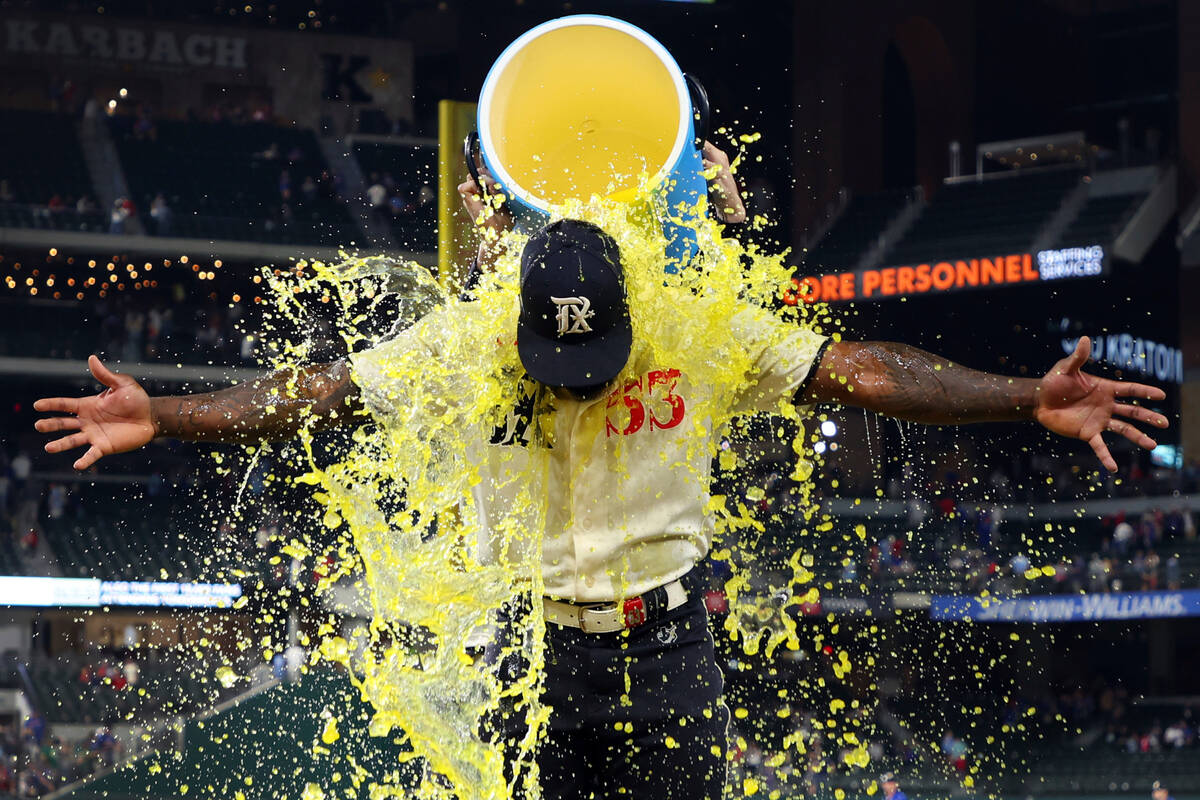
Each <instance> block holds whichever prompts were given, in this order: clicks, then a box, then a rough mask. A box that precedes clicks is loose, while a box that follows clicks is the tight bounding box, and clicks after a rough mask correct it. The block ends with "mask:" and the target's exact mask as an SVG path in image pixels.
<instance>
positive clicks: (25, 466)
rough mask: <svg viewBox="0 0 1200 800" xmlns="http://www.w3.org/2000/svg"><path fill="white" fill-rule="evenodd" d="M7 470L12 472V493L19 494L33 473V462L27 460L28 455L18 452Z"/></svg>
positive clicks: (22, 451)
mask: <svg viewBox="0 0 1200 800" xmlns="http://www.w3.org/2000/svg"><path fill="white" fill-rule="evenodd" d="M9 468H10V469H11V470H12V488H13V492H14V493H17V494H19V493H20V492H21V491H22V490H23V489H24V488H25V485H26V484H27V483H28V482H29V475H30V473H31V472H32V471H33V462H32V461H30V460H29V454H28V453H26V452H25V451H24V450H18V451H17V454H16V455H15V456H13V460H12V463H11V464H10V465H9Z"/></svg>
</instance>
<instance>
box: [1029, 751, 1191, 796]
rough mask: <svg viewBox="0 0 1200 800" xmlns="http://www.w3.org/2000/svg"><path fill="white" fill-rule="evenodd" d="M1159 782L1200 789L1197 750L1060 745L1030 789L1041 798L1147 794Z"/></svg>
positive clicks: (1049, 754)
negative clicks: (1128, 750)
mask: <svg viewBox="0 0 1200 800" xmlns="http://www.w3.org/2000/svg"><path fill="white" fill-rule="evenodd" d="M1158 780H1161V781H1162V782H1163V783H1164V784H1165V785H1166V786H1168V787H1180V788H1186V787H1192V786H1200V758H1198V757H1197V754H1196V749H1195V748H1194V747H1191V748H1187V749H1180V750H1173V749H1170V750H1163V751H1161V752H1157V753H1126V752H1123V751H1121V750H1118V749H1116V748H1113V747H1110V746H1106V745H1104V744H1093V745H1091V746H1089V747H1085V748H1081V747H1079V746H1072V745H1060V746H1059V747H1057V748H1054V749H1052V750H1048V751H1046V752H1044V753H1043V754H1042V758H1041V761H1040V763H1039V764H1038V765H1037V766H1036V767H1035V769H1034V772H1033V775H1032V776H1031V777H1030V779H1029V786H1030V788H1034V789H1036V790H1037V792H1038V793H1039V794H1042V793H1064V794H1065V793H1095V794H1106V793H1111V792H1134V791H1136V792H1139V793H1146V792H1147V790H1148V789H1149V787H1150V785H1151V784H1152V783H1154V781H1158Z"/></svg>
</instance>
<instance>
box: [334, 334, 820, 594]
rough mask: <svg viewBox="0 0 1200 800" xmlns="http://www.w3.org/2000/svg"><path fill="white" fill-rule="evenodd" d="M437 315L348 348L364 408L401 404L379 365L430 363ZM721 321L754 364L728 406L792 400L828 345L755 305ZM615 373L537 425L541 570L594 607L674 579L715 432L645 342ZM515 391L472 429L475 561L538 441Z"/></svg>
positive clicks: (690, 561)
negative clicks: (541, 468)
mask: <svg viewBox="0 0 1200 800" xmlns="http://www.w3.org/2000/svg"><path fill="white" fill-rule="evenodd" d="M438 313H439V312H433V313H432V314H431V315H429V316H428V317H426V318H425V319H424V320H422V322H421V323H419V324H417V325H414V326H413V327H411V328H409V329H408V330H406V331H405V332H404V333H402V334H401V335H400V336H399V337H397V338H395V339H392V340H390V341H388V342H385V343H383V344H381V345H379V346H377V347H375V348H373V349H370V350H367V351H364V352H362V353H358V354H356V355H354V356H351V369H352V374H353V377H354V380H355V382H356V383H357V384H358V385H359V387H360V388H361V390H362V396H363V400H364V402H365V404H366V405H367V407H368V409H370V410H371V412H372V413H373V414H376V415H378V416H381V417H387V416H388V415H389V410H390V409H393V408H395V404H397V403H399V402H403V398H404V387H403V386H399V385H395V384H396V382H397V380H398V379H397V378H394V377H388V376H389V370H388V369H387V368H386V365H387V363H388V360H389V358H390V357H395V353H396V352H397V348H401V349H411V348H420V349H421V350H424V351H426V352H428V355H429V357H430V358H434V359H436V358H438V356H439V349H440V348H439V339H440V338H441V337H442V336H445V335H446V333H445V331H446V327H445V326H442V325H439V324H437V322H436V317H437V315H438ZM431 318H432V319H431ZM729 329H730V330H729V332H730V336H732V337H734V338H735V340H736V341H738V342H740V344H741V346H743V347H745V348H746V351H747V353H748V355H749V357H750V359H751V361H752V363H753V367H752V374H751V375H748V376H747V381H746V389H745V391H744V392H741V393H740V394H739V396H738V397H737V399H736V408H735V410H736V411H737V412H738V413H753V412H756V411H769V410H772V409H774V408H776V407H777V404H778V402H779V400H780V399H783V398H791V397H792V396H793V395H794V394H795V393H796V391H797V390H798V389H799V388H800V387H801V386H802V385H803V384H804V383H805V381H806V379H807V378H808V376H809V374H810V372H811V371H812V370H813V369H815V367H816V363H815V362H816V360H817V358H818V356H819V354H820V352H821V350H822V348H823V345H824V343H825V342H826V341H827V339H826V338H825V337H824V336H821V335H819V334H817V333H815V332H813V331H812V330H809V329H806V328H801V327H796V326H794V325H788V324H785V323H783V322H781V321H779V320H777V319H775V318H774V317H771V316H770V315H768V314H763V313H761V312H759V313H738V314H734V315H732V316H731V318H730V320H729ZM514 331H515V322H514ZM514 338H515V335H514ZM510 341H511V340H510ZM392 372H394V370H393V371H392ZM625 375H626V376H628V380H625V381H624V384H623V385H620V386H616V387H615V388H613V389H612V390H610V391H608V392H606V393H603V394H601V395H600V396H598V397H596V398H594V399H591V400H585V401H579V400H574V399H566V398H563V397H556V398H555V399H554V401H553V411H552V412H550V413H551V414H552V419H551V420H548V421H547V422H546V424H547V425H549V426H552V431H553V435H552V436H550V437H548V439H549V441H550V442H551V443H552V444H551V445H550V446H549V448H548V451H547V452H545V453H541V454H539V455H544V456H546V457H548V475H547V476H546V481H547V485H546V489H545V493H546V496H547V503H546V509H545V529H544V531H543V532H542V533H543V540H542V573H543V578H544V583H545V592H546V594H547V595H549V596H551V597H555V598H560V599H565V600H571V601H576V602H606V601H612V600H617V599H621V598H624V597H633V596H636V595H639V594H642V593H643V592H646V591H648V590H650V589H652V588H654V587H656V586H661V585H663V584H665V583H668V582H670V581H672V580H674V579H675V578H678V577H680V576H682V575H683V574H685V573H686V572H687V571H688V570H690V569H691V568H692V566H693V565H694V564H695V563H696V562H697V561H698V560H700V559H701V558H703V557H704V556H705V554H706V553H707V552H708V550H709V546H710V544H711V542H712V536H713V532H714V521H713V519H712V516H711V514H710V512H709V511H708V510H707V505H708V502H709V483H710V477H711V460H712V450H711V448H710V446H709V445H710V444H711V441H710V440H711V439H712V437H713V436H715V435H716V433H717V432H715V431H713V429H712V422H711V420H710V419H707V418H704V419H696V418H695V413H696V412H695V409H701V408H706V407H709V408H710V407H711V406H709V405H708V404H707V403H706V401H708V400H711V399H712V391H713V390H712V387H706V386H702V385H696V384H695V383H693V382H691V381H690V380H689V378H688V375H686V374H684V373H683V370H681V369H680V367H679V365H675V364H671V363H655V362H654V361H653V360H652V357H651V354H650V348H647V347H642V346H639V344H638V342H637V341H636V340H635V342H634V346H633V353H632V354H631V356H630V368H628V369H627V370H626V373H625ZM541 391H547V390H546V389H545V388H544V387H542V388H541ZM525 400H526V401H527V402H528V404H527V406H526V407H525V410H524V413H522V409H521V408H516V409H514V413H513V414H510V415H509V419H508V422H507V424H506V425H505V426H502V427H501V428H497V429H495V430H484V429H483V426H482V425H481V426H480V429H479V430H478V436H477V442H478V446H479V447H480V448H481V450H482V453H481V458H480V462H479V463H480V476H481V478H482V480H481V481H480V482H479V483H478V484H477V485H476V486H475V487H474V488H473V490H472V493H473V497H474V504H475V511H476V512H477V514H478V519H479V523H480V530H481V536H480V541H479V548H478V554H479V557H480V559H481V560H483V561H485V562H486V561H487V560H488V559H490V558H494V557H495V552H494V548H495V547H496V545H495V543H494V542H493V541H492V540H491V539H492V537H491V536H490V532H491V531H494V530H495V526H496V525H497V524H498V522H499V521H500V520H502V519H508V520H509V521H510V522H511V520H512V518H513V514H514V512H515V513H518V514H519V513H520V510H519V509H516V508H515V505H516V502H515V501H516V499H517V498H518V497H522V496H525V497H527V496H528V493H526V494H525V495H522V494H521V491H520V490H521V488H522V487H521V482H522V476H523V474H524V473H526V472H527V470H526V467H528V466H530V465H531V461H530V459H531V454H530V449H531V448H537V447H539V444H538V442H537V437H533V436H531V435H530V434H531V429H532V427H533V426H531V425H530V424H529V416H530V411H531V409H532V408H533V402H532V398H528V397H527V398H525ZM518 405H520V404H518ZM542 447H543V449H545V446H544V445H542ZM536 517H540V515H531V518H536Z"/></svg>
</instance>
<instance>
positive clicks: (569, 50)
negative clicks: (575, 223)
mask: <svg viewBox="0 0 1200 800" xmlns="http://www.w3.org/2000/svg"><path fill="white" fill-rule="evenodd" d="M707 123H708V102H707V98H706V97H705V95H704V90H703V88H702V87H701V86H700V85H699V83H698V82H696V81H695V79H693V78H691V76H685V75H684V74H683V72H682V71H680V69H679V66H678V65H677V64H676V63H675V60H674V59H673V58H672V57H671V54H670V53H668V52H667V50H666V48H664V47H663V46H662V45H661V44H660V43H659V42H658V41H657V40H655V39H654V37H652V36H650V34H648V33H646V32H645V31H643V30H642V29H640V28H638V27H636V26H634V25H630V24H629V23H627V22H623V21H622V20H619V19H614V18H612V17H605V16H598V15H591V14H584V15H577V16H570V17H563V18H561V19H556V20H552V21H550V22H546V23H544V24H542V25H539V26H537V27H536V28H533V29H531V30H529V31H527V32H526V33H525V34H523V35H522V36H520V37H519V38H518V39H517V40H516V41H514V42H513V43H512V44H510V45H509V46H508V47H507V48H506V49H505V50H504V52H503V53H501V55H500V57H499V58H498V59H497V60H496V63H495V64H494V65H493V66H492V68H491V71H490V72H489V73H488V76H487V79H486V80H485V81H484V84H483V90H482V91H481V93H480V96H479V106H478V126H479V130H478V147H479V150H480V153H481V155H482V161H483V163H484V164H485V165H486V166H487V168H488V170H489V171H490V172H491V174H492V175H493V176H494V177H495V179H496V181H497V182H498V183H499V184H500V185H501V190H502V191H503V193H504V195H505V199H506V201H507V202H508V203H509V204H510V207H511V208H512V210H513V212H514V215H515V216H516V218H517V222H518V225H520V226H521V227H522V228H524V229H531V228H533V227H536V226H538V225H541V224H543V222H544V221H545V219H546V215H547V211H548V209H549V208H550V206H552V205H555V204H558V203H562V202H563V201H565V200H568V199H573V198H579V199H584V200H586V199H588V198H590V197H592V196H593V195H600V196H603V197H609V198H613V199H616V200H619V201H620V200H628V199H630V198H632V196H633V195H634V192H635V190H636V188H637V185H638V182H639V179H640V177H641V176H643V175H647V176H650V177H651V180H652V183H653V185H655V186H657V187H658V188H659V190H660V191H662V192H663V193H664V194H665V198H666V203H667V213H666V215H665V217H664V219H663V228H664V232H665V233H666V236H667V239H668V246H667V253H666V255H667V260H668V264H667V268H668V269H676V268H678V266H679V265H681V264H684V263H686V262H687V261H688V260H689V259H690V258H691V257H692V255H694V253H695V251H696V241H695V233H694V231H693V230H691V229H690V228H689V227H688V226H687V221H688V220H689V219H690V218H693V217H694V216H695V213H696V212H695V207H696V204H697V203H698V202H699V200H700V199H701V198H702V197H704V196H705V195H706V193H707V187H706V184H705V180H704V176H703V174H702V172H703V163H702V160H701V155H700V146H701V141H700V138H699V137H698V136H697V129H698V128H699V129H700V134H699V135H700V137H703V136H704V135H705V133H706V132H705V131H704V130H703V129H704V128H705V127H707ZM474 146H475V142H474V140H473V139H472V138H471V137H468V143H467V150H468V152H467V156H466V157H467V162H468V167H469V168H470V169H471V170H472V171H474V169H475V164H474V154H473V152H471V150H472V149H473V147H474Z"/></svg>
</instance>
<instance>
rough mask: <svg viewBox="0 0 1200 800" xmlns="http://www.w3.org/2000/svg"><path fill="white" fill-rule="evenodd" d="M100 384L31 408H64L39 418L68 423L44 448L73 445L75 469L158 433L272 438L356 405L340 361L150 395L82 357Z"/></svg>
mask: <svg viewBox="0 0 1200 800" xmlns="http://www.w3.org/2000/svg"><path fill="white" fill-rule="evenodd" d="M88 367H89V368H90V369H91V371H92V375H93V376H95V378H96V380H98V381H99V382H100V383H102V384H104V386H105V387H106V388H105V390H104V391H103V392H101V393H100V394H98V395H95V396H93V397H47V398H43V399H41V400H38V401H37V402H35V403H34V404H33V407H34V409H35V410H36V411H42V412H54V413H59V414H63V415H64V416H58V417H48V418H46V419H39V420H38V421H37V423H36V424H35V426H34V427H36V428H37V429H38V430H39V431H41V432H42V433H56V432H60V431H75V432H74V433H71V434H69V435H67V436H64V437H62V438H61V439H55V440H54V441H52V442H49V443H47V444H46V452H48V453H62V452H65V451H67V450H74V449H76V448H78V447H85V446H86V447H87V448H88V449H87V452H85V453H84V454H83V455H82V456H80V457H79V458H78V459H77V460H76V461H75V469H79V470H83V469H87V468H88V467H90V466H91V465H92V464H95V463H96V462H97V461H99V460H100V459H101V458H103V457H104V456H107V455H112V454H113V453H125V452H128V451H130V450H136V449H137V448H139V447H142V446H144V445H146V444H148V443H149V442H150V441H151V440H152V439H154V438H155V437H158V436H166V437H170V438H175V439H188V440H192V441H209V442H251V441H280V440H283V439H288V438H291V437H292V436H294V435H295V434H296V433H297V432H298V431H299V430H300V429H301V428H302V427H304V426H306V425H310V426H312V427H313V429H315V430H323V429H327V428H332V427H334V426H337V425H342V424H346V423H349V422H350V421H351V420H352V418H353V416H354V414H355V413H356V412H357V411H358V410H359V409H360V408H361V405H360V404H359V401H358V387H357V386H356V385H355V384H354V382H353V381H352V380H351V378H350V370H349V368H348V367H347V366H346V363H345V361H335V362H333V363H331V364H315V365H312V366H308V367H304V368H302V369H300V370H296V371H291V370H283V371H280V372H277V373H275V374H273V375H269V376H267V377H265V378H259V379H258V380H254V381H248V382H246V383H243V384H240V385H238V386H233V387H230V388H228V389H222V390H221V391H219V392H208V393H206V394H192V395H181V396H176V397H150V396H149V395H148V394H146V390H145V389H143V388H142V387H141V386H140V385H139V384H138V382H137V381H136V380H134V379H133V378H131V377H130V376H128V375H122V374H120V373H117V372H113V371H112V370H110V369H108V367H106V366H104V364H102V363H101V362H100V359H98V358H96V356H92V357H91V358H89V359H88Z"/></svg>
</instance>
